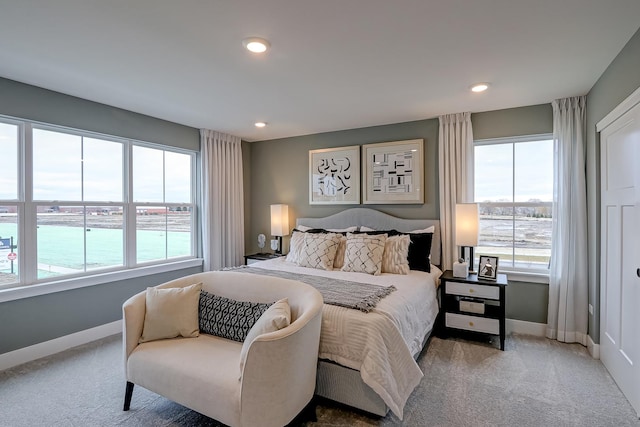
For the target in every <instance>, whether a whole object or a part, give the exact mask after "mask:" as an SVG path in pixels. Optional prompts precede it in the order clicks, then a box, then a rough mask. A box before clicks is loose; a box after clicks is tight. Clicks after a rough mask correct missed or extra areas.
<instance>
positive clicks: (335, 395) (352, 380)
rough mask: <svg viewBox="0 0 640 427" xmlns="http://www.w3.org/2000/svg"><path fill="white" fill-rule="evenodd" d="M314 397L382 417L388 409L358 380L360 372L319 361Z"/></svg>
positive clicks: (380, 399)
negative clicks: (323, 398)
mask: <svg viewBox="0 0 640 427" xmlns="http://www.w3.org/2000/svg"><path fill="white" fill-rule="evenodd" d="M316 395H318V396H320V397H325V398H327V399H330V400H334V401H336V402H340V403H343V404H345V405H348V406H352V407H354V408H358V409H361V410H363V411H366V412H370V413H372V414H374V415H379V416H381V417H384V416H385V415H387V412H388V411H389V407H388V406H387V405H386V404H385V403H384V401H383V400H382V398H381V397H380V396H378V395H377V394H376V392H375V391H373V390H372V389H371V387H369V386H368V385H366V384H365V383H364V382H363V381H362V378H360V371H356V370H355V369H350V368H345V367H344V366H341V365H338V364H336V363H333V362H330V361H327V360H319V361H318V375H317V380H316Z"/></svg>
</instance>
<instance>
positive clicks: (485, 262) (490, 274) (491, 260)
mask: <svg viewBox="0 0 640 427" xmlns="http://www.w3.org/2000/svg"><path fill="white" fill-rule="evenodd" d="M478 278H481V279H485V280H496V279H497V278H498V257H497V256H489V255H480V262H479V263H478Z"/></svg>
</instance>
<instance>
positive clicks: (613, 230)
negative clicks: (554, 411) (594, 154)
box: [600, 103, 640, 414]
mask: <svg viewBox="0 0 640 427" xmlns="http://www.w3.org/2000/svg"><path fill="white" fill-rule="evenodd" d="M614 111H615V110H614ZM600 148H601V152H600V156H601V157H600V161H601V209H602V210H601V213H602V215H601V230H602V231H601V233H602V234H601V237H602V240H601V257H602V258H601V272H600V358H601V359H602V363H604V365H605V366H606V367H607V369H608V370H609V372H610V373H611V376H612V377H613V379H614V380H615V381H616V383H617V384H618V386H619V387H620V389H621V390H622V392H623V393H624V395H625V396H626V397H627V399H628V400H629V402H630V403H631V405H632V406H633V408H634V409H635V410H636V412H637V413H638V414H640V366H638V364H640V249H639V246H640V104H638V103H636V104H635V107H633V108H631V109H630V110H628V111H627V112H626V113H624V114H622V115H620V117H618V118H617V119H615V120H614V121H613V122H612V123H611V124H609V125H607V126H606V127H605V128H604V129H603V130H602V132H601V134H600Z"/></svg>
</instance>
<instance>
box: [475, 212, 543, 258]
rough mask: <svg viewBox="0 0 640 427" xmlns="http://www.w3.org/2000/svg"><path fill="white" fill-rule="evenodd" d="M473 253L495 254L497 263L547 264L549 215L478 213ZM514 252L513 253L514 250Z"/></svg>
mask: <svg viewBox="0 0 640 427" xmlns="http://www.w3.org/2000/svg"><path fill="white" fill-rule="evenodd" d="M480 225H481V226H480V244H479V245H478V246H477V247H476V250H475V252H476V255H492V256H497V257H499V261H500V265H501V266H510V267H522V268H547V266H548V264H549V258H550V256H551V228H552V220H551V218H526V217H523V218H517V219H516V220H515V222H514V220H513V218H512V217H500V216H481V217H480ZM514 252H515V253H514Z"/></svg>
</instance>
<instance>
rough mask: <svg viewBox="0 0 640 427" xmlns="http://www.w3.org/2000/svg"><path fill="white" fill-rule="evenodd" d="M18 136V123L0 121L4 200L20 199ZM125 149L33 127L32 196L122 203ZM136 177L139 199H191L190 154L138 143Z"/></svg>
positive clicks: (0, 181)
mask: <svg viewBox="0 0 640 427" xmlns="http://www.w3.org/2000/svg"><path fill="white" fill-rule="evenodd" d="M17 135H18V133H17V126H14V125H7V124H2V123H0V153H1V157H0V168H2V169H1V170H0V172H1V173H0V199H16V198H17V176H18V172H17V171H18V150H17V147H18V143H17V141H18V137H17ZM123 147H124V145H123V144H121V143H118V142H113V141H108V140H101V139H95V138H88V137H85V138H82V137H80V136H78V135H71V134H65V133H59V132H53V131H49V130H44V129H34V130H33V197H34V200H58V201H103V202H122V201H123V200H124V196H123V170H122V168H123V156H124V151H123ZM133 176H134V186H133V194H134V201H136V202H158V203H161V202H167V203H189V202H190V198H191V157H190V156H189V155H187V154H182V153H174V152H168V151H163V150H158V149H153V148H148V147H141V146H134V147H133ZM83 192H84V195H83Z"/></svg>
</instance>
